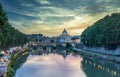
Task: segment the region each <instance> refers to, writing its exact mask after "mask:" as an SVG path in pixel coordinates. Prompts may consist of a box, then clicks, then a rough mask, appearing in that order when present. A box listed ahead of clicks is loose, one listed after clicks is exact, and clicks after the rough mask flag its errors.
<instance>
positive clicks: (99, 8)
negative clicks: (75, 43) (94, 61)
mask: <svg viewBox="0 0 120 77" xmlns="http://www.w3.org/2000/svg"><path fill="white" fill-rule="evenodd" d="M0 3H1V4H2V5H3V8H4V10H5V11H6V13H7V16H8V18H9V23H10V24H11V25H12V26H13V27H15V28H16V29H18V30H20V31H21V32H24V33H26V34H33V33H42V34H44V35H46V36H56V35H60V33H61V32H62V30H63V29H64V28H66V29H67V31H68V32H69V34H70V35H80V34H81V33H82V31H83V30H84V29H85V28H87V27H88V26H90V25H92V24H93V23H94V22H96V21H97V20H99V19H101V18H103V17H104V16H105V15H108V14H111V13H116V12H117V13H118V12H120V0H0Z"/></svg>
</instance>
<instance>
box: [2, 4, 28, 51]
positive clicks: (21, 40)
mask: <svg viewBox="0 0 120 77" xmlns="http://www.w3.org/2000/svg"><path fill="white" fill-rule="evenodd" d="M27 42H28V39H27V37H26V35H25V34H24V33H21V32H20V31H18V30H16V29H15V28H14V27H12V26H11V25H10V24H9V22H8V18H7V16H6V13H5V11H4V10H3V8H2V5H1V4H0V50H4V49H7V48H9V47H12V46H18V45H23V44H25V43H27Z"/></svg>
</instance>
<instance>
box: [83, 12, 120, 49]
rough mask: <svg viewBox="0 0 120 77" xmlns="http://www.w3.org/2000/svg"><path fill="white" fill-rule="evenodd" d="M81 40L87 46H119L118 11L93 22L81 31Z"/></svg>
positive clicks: (111, 47)
mask: <svg viewBox="0 0 120 77" xmlns="http://www.w3.org/2000/svg"><path fill="white" fill-rule="evenodd" d="M81 41H82V42H83V43H84V45H85V46H87V47H104V48H105V49H108V50H115V49H116V48H118V47H120V13H113V14H111V15H107V16H105V17H104V18H103V19H100V20H99V21H97V22H95V23H94V24H93V25H92V26H89V27H88V28H87V29H85V30H84V31H83V32H82V35H81Z"/></svg>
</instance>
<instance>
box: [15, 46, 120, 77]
mask: <svg viewBox="0 0 120 77" xmlns="http://www.w3.org/2000/svg"><path fill="white" fill-rule="evenodd" d="M16 77H120V64H117V63H113V62H109V61H105V60H100V59H97V60H94V59H91V58H88V57H84V56H82V55H80V54H79V53H73V52H70V51H66V50H64V49H51V48H50V49H49V48H48V49H46V50H43V49H37V50H33V52H32V53H31V55H30V56H29V57H28V59H27V61H26V62H25V63H24V64H23V66H21V68H19V69H18V70H17V72H16Z"/></svg>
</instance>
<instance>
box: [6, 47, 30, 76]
mask: <svg viewBox="0 0 120 77" xmlns="http://www.w3.org/2000/svg"><path fill="white" fill-rule="evenodd" d="M28 55H29V53H28V52H27V49H26V48H23V49H22V50H20V51H18V52H16V53H15V54H13V55H12V57H11V59H10V61H9V62H8V65H7V70H6V76H5V77H14V76H15V73H16V71H17V69H18V68H20V66H21V65H22V64H23V63H24V62H25V61H26V59H27V57H28Z"/></svg>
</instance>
